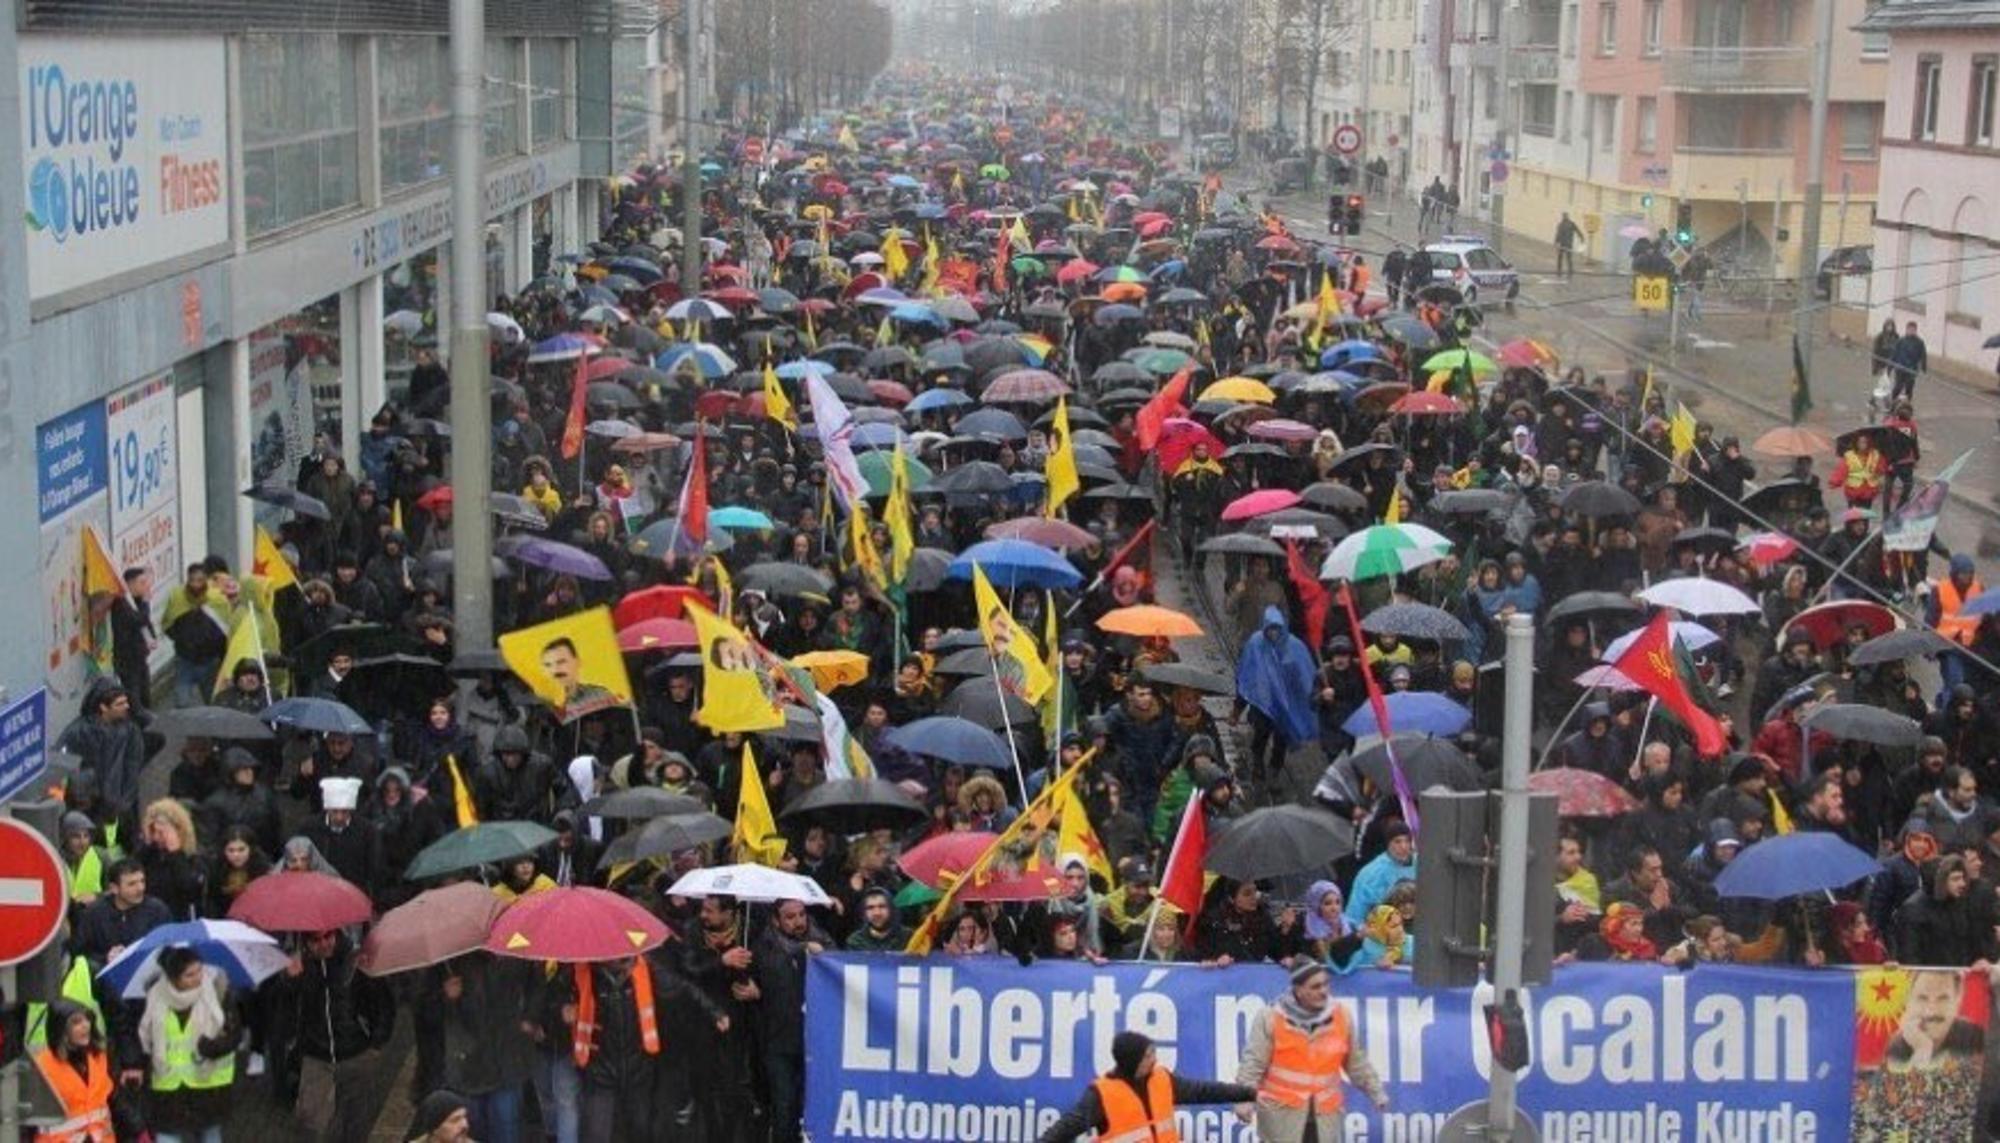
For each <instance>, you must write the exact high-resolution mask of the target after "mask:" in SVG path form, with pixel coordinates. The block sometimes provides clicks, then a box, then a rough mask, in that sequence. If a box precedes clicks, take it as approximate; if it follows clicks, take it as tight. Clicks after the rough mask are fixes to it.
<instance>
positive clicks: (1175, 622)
mask: <svg viewBox="0 0 2000 1143" xmlns="http://www.w3.org/2000/svg"><path fill="white" fill-rule="evenodd" d="M1097 626H1098V627H1100V628H1102V629H1103V630H1105V631H1110V632H1113V633H1115V634H1119V635H1141V636H1161V637H1164V638H1168V639H1178V638H1181V637H1183V636H1188V635H1199V634H1201V624H1199V623H1196V622H1195V621H1194V620H1192V619H1190V618H1188V617H1187V616H1185V615H1182V614H1181V613H1180V612H1178V611H1175V610H1174V609H1173V608H1171V607H1156V606H1154V605H1153V604H1150V603H1142V604H1139V605H1138V606H1137V607H1120V608H1118V609H1116V610H1114V611H1107V612H1105V613H1104V617H1103V618H1102V619H1099V620H1098V621H1097Z"/></svg>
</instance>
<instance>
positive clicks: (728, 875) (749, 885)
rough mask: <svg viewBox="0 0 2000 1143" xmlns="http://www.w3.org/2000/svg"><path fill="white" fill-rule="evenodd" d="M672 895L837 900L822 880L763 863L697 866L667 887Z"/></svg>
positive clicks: (814, 903) (823, 902)
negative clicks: (770, 867)
mask: <svg viewBox="0 0 2000 1143" xmlns="http://www.w3.org/2000/svg"><path fill="white" fill-rule="evenodd" d="M667 896H669V897H734V898H735V899H737V900H738V901H763V902H774V901H803V902H805V904H806V905H808V906H825V905H831V904H833V899H832V898H830V897H828V896H827V895H826V890H824V889H822V888H820V887H819V882H817V881H814V880H813V879H812V878H810V877H801V876H799V875H798V874H796V873H785V872H783V871H781V870H777V869H767V868H765V867H764V866H762V865H715V866H710V867H709V868H707V869H696V870H693V871H691V872H689V873H688V874H686V875H685V876H683V877H682V878H681V879H680V880H679V881H676V882H674V883H673V885H672V887H670V888H669V889H668V890H667Z"/></svg>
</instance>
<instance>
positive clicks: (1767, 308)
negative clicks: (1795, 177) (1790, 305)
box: [1764, 176, 1785, 330]
mask: <svg viewBox="0 0 2000 1143" xmlns="http://www.w3.org/2000/svg"><path fill="white" fill-rule="evenodd" d="M1784 217H1785V180H1784V178H1783V177H1782V176H1781V177H1780V178H1779V179H1778V189H1777V190H1775V191H1772V192H1771V275H1770V277H1768V278H1766V279H1764V328H1765V329H1766V330H1768V329H1770V328H1771V307H1772V306H1775V305H1777V304H1778V274H1779V273H1780V272H1781V271H1782V270H1783V269H1784V266H1785V263H1784V260H1783V259H1784V257H1785V256H1784V254H1782V253H1781V252H1780V250H1779V246H1778V227H1779V225H1780V224H1781V223H1782V222H1783V221H1784Z"/></svg>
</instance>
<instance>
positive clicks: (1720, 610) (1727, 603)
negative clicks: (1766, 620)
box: [1639, 576, 1764, 615]
mask: <svg viewBox="0 0 2000 1143" xmlns="http://www.w3.org/2000/svg"><path fill="white" fill-rule="evenodd" d="M1639 598H1640V599H1643V600H1645V601H1646V602H1647V603H1650V604H1652V605H1653V606H1655V607H1671V608H1673V609H1674V610H1675V611H1678V612H1680V613H1681V614H1683V615H1756V614H1759V613H1760V612H1762V611H1763V610H1764V608H1763V606H1762V605H1761V604H1759V603H1758V602H1757V601H1756V600H1754V599H1752V598H1750V597H1749V596H1747V595H1745V594H1743V593H1742V592H1741V591H1739V590H1737V589H1736V588H1734V587H1731V586H1730V585H1728V584H1726V583H1723V582H1722V581H1721V580H1715V579H1702V578H1699V577H1697V576H1683V577H1681V578H1680V579H1669V580H1662V581H1661V582H1659V583H1656V584H1654V585H1653V586H1651V587H1649V588H1647V589H1646V590H1644V591H1642V592H1640V593H1639Z"/></svg>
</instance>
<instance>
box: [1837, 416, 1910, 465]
mask: <svg viewBox="0 0 2000 1143" xmlns="http://www.w3.org/2000/svg"><path fill="white" fill-rule="evenodd" d="M1863 436H1866V437H1870V438H1873V440H1874V441H1875V448H1876V451H1878V452H1880V453H1881V454H1882V459H1883V460H1884V461H1885V462H1887V463H1889V464H1894V463H1896V462H1897V461H1899V460H1901V459H1903V458H1904V457H1906V456H1909V455H1910V454H1911V453H1914V452H1915V451H1916V450H1917V440H1916V438H1915V437H1913V436H1911V435H1910V434H1908V433H1906V432H1904V431H1903V430H1901V429H1894V428H1890V427H1888V426H1887V425H1863V426H1861V427H1860V428H1858V429H1849V430H1847V431H1846V432H1844V433H1842V434H1840V435H1839V436H1837V437H1835V438H1833V451H1834V454H1835V455H1836V456H1838V455H1843V454H1845V453H1846V452H1847V451H1848V450H1850V449H1852V448H1853V447H1854V442H1855V441H1856V440H1857V439H1859V438H1861V437H1863Z"/></svg>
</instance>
